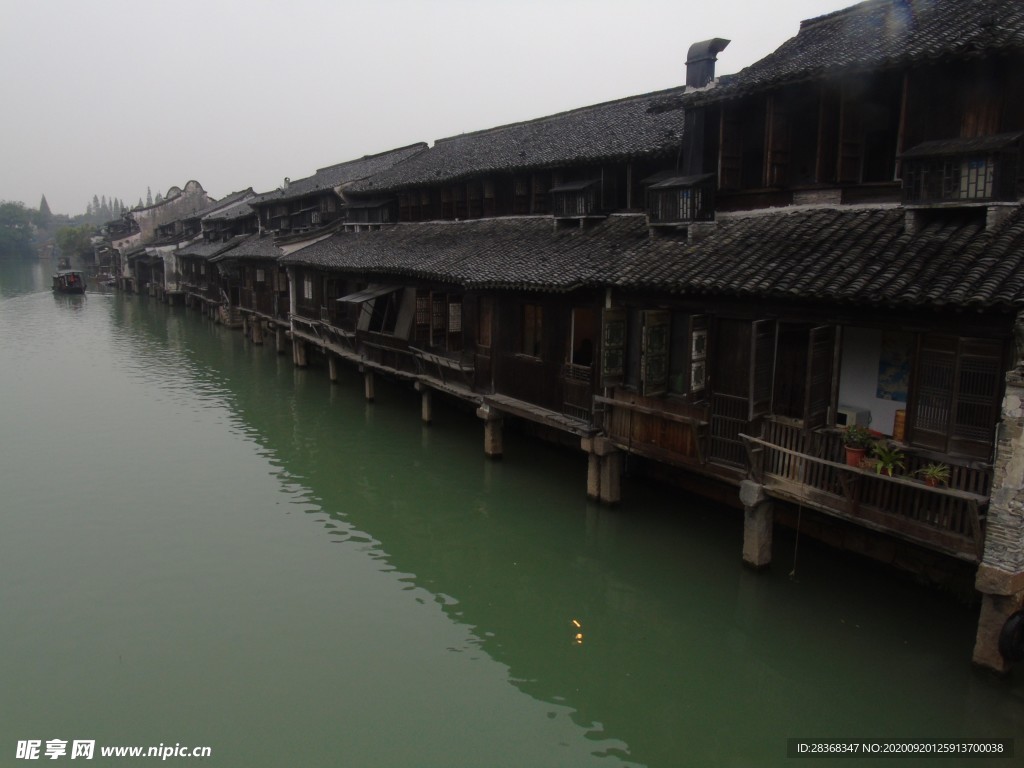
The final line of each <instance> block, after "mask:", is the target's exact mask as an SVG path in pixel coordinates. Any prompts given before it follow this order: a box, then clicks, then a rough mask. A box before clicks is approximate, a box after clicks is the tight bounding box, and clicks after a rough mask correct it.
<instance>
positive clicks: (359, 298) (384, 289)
mask: <svg viewBox="0 0 1024 768" xmlns="http://www.w3.org/2000/svg"><path fill="white" fill-rule="evenodd" d="M401 289H402V286H400V285H372V284H371V285H369V286H367V287H366V288H363V290H361V291H356V292H355V293H350V294H349V295H348V296H342V297H341V298H340V299H338V301H340V302H342V303H344V304H362V303H363V302H364V301H369V300H370V299H376V298H377V297H378V296H385V295H386V294H389V293H394V292H395V291H400V290H401Z"/></svg>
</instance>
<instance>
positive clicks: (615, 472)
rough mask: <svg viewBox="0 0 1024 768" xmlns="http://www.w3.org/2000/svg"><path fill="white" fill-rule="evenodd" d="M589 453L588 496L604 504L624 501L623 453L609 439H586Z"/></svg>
mask: <svg viewBox="0 0 1024 768" xmlns="http://www.w3.org/2000/svg"><path fill="white" fill-rule="evenodd" d="M580 447H581V448H582V449H583V450H584V451H586V452H587V496H588V497H589V498H591V499H593V500H594V501H600V502H601V503H602V504H618V503H619V502H620V501H622V452H621V451H619V450H618V449H617V448H616V447H615V446H614V445H613V444H612V442H611V440H609V439H608V438H607V437H584V438H581V439H580Z"/></svg>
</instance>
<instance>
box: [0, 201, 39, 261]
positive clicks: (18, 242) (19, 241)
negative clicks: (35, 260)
mask: <svg viewBox="0 0 1024 768" xmlns="http://www.w3.org/2000/svg"><path fill="white" fill-rule="evenodd" d="M32 217H33V212H32V211H30V210H29V209H27V208H26V207H25V204H24V203H21V202H10V203H9V202H7V201H6V200H5V201H3V202H0V257H18V258H30V257H31V256H32V255H33V248H32V226H33V225H32Z"/></svg>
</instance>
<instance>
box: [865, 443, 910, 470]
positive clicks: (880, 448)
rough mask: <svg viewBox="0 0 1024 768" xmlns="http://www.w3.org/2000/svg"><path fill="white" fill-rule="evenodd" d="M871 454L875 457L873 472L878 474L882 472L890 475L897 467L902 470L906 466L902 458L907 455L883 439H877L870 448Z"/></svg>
mask: <svg viewBox="0 0 1024 768" xmlns="http://www.w3.org/2000/svg"><path fill="white" fill-rule="evenodd" d="M871 454H872V455H873V456H874V457H875V472H877V473H878V474H882V473H883V472H884V473H885V474H887V475H888V476H889V477H892V475H893V472H895V471H896V470H897V469H900V470H903V469H906V468H907V465H906V464H905V463H904V459H906V458H907V457H906V456H905V455H904V453H903V451H901V450H900V449H899V448H897V447H895V446H892V445H889V444H888V443H887V442H885V441H884V440H879V441H878V442H877V443H875V447H874V448H872V449H871Z"/></svg>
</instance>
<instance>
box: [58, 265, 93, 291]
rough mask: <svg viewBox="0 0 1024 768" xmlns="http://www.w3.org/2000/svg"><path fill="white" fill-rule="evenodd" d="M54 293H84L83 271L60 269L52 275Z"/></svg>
mask: <svg viewBox="0 0 1024 768" xmlns="http://www.w3.org/2000/svg"><path fill="white" fill-rule="evenodd" d="M53 290H54V292H55V293H85V273H83V272H79V271H78V270H77V269H62V270H59V271H58V272H56V273H55V274H54V276H53Z"/></svg>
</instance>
